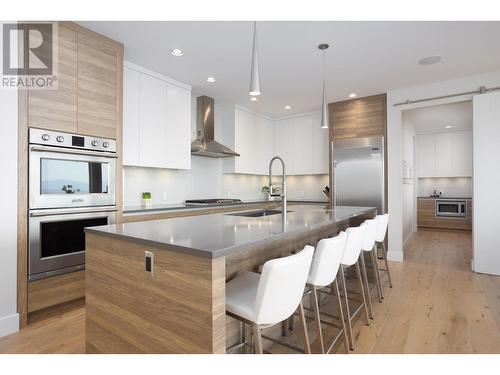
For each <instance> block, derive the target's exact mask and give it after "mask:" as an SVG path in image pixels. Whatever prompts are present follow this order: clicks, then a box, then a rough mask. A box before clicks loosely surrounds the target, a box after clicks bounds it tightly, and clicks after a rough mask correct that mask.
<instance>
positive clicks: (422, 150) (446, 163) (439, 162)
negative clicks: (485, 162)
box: [416, 130, 472, 177]
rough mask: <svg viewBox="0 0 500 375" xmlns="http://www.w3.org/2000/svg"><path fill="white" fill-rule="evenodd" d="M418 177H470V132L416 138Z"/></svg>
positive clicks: (425, 135) (427, 135) (422, 135)
mask: <svg viewBox="0 0 500 375" xmlns="http://www.w3.org/2000/svg"><path fill="white" fill-rule="evenodd" d="M416 156H417V168H416V171H417V175H418V177H471V176H472V131H470V130H463V131H455V132H447V133H439V134H421V135H417V137H416Z"/></svg>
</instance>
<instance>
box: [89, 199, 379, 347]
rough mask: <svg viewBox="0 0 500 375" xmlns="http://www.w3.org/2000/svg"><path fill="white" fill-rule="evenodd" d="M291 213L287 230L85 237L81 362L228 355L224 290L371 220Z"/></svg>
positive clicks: (223, 223) (127, 229)
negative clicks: (86, 358)
mask: <svg viewBox="0 0 500 375" xmlns="http://www.w3.org/2000/svg"><path fill="white" fill-rule="evenodd" d="M289 210H290V212H288V214H287V218H286V224H285V225H283V221H282V215H281V214H276V215H272V216H264V217H249V216H243V215H245V214H246V213H245V212H237V213H236V212H235V213H233V214H214V215H206V216H196V217H186V218H174V219H165V220H154V221H147V222H135V223H125V224H116V225H109V226H102V227H92V228H87V229H86V352H87V353H225V352H226V347H228V346H230V345H232V344H233V343H235V341H236V340H238V338H239V337H240V333H239V330H240V326H239V324H236V323H235V321H234V320H233V319H231V318H229V317H226V309H225V283H226V281H227V280H229V279H231V278H232V277H234V275H236V274H237V273H238V272H240V271H247V270H249V271H257V269H258V267H259V266H261V265H262V264H263V263H264V262H265V261H267V260H269V259H273V258H278V257H280V256H283V255H287V254H289V253H290V252H291V251H295V250H300V249H302V248H303V246H304V245H306V244H312V245H314V244H315V243H316V242H317V241H318V240H319V239H321V238H324V237H329V236H333V235H335V234H337V233H338V232H339V231H341V230H344V229H345V228H347V227H349V226H354V225H359V224H360V223H361V222H362V221H364V220H365V219H367V218H372V217H374V216H375V215H376V209H374V208H370V207H337V208H336V209H335V210H328V209H325V207H324V205H296V206H293V205H292V206H289ZM253 212H255V211H253ZM146 254H152V260H153V261H152V264H151V268H150V269H151V272H149V271H148V269H149V267H148V266H147V264H146Z"/></svg>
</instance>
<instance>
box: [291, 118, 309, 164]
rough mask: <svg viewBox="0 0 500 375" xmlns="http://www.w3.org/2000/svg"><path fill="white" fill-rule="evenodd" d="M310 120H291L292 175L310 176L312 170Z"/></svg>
mask: <svg viewBox="0 0 500 375" xmlns="http://www.w3.org/2000/svg"><path fill="white" fill-rule="evenodd" d="M312 130H313V129H312V119H311V118H310V117H299V118H295V119H294V120H293V150H294V153H293V165H294V169H293V174H311V173H312V170H313V165H312V156H313V149H314V146H313V140H312V138H313V137H312V136H313V134H312Z"/></svg>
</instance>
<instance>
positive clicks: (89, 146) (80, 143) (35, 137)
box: [29, 128, 116, 152]
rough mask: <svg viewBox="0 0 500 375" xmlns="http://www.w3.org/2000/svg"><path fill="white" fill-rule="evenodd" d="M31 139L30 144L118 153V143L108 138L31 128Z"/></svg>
mask: <svg viewBox="0 0 500 375" xmlns="http://www.w3.org/2000/svg"><path fill="white" fill-rule="evenodd" d="M29 138H30V142H29V143H30V144H38V145H46V146H58V147H69V148H79V149H84V150H94V151H106V152H116V141H115V140H114V139H108V138H99V137H92V136H89V135H80V134H72V133H63V132H59V131H53V130H44V129H35V128H30V130H29Z"/></svg>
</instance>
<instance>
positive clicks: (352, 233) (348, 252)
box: [340, 223, 370, 350]
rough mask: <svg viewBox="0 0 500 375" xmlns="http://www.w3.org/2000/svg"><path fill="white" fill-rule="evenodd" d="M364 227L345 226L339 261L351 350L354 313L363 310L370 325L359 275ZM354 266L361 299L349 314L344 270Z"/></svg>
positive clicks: (352, 345) (352, 348)
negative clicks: (344, 239)
mask: <svg viewBox="0 0 500 375" xmlns="http://www.w3.org/2000/svg"><path fill="white" fill-rule="evenodd" d="M365 229H366V224H364V223H363V224H361V225H360V226H359V227H350V228H347V230H346V234H347V239H346V246H345V250H344V255H343V256H342V261H341V267H340V276H341V278H342V294H343V297H344V303H345V315H346V317H345V319H346V321H347V329H348V332H349V340H350V345H349V348H350V349H351V350H354V345H355V342H354V335H353V333H352V320H353V319H354V318H355V317H356V315H357V314H358V313H359V312H361V310H362V309H363V310H364V311H365V316H366V324H367V325H370V318H369V317H368V310H367V308H366V298H365V291H364V287H363V279H362V277H361V270H360V267H359V262H358V261H359V256H360V254H361V246H362V244H363V237H364V234H365ZM354 265H355V266H356V275H357V278H358V281H359V289H360V290H361V293H360V294H361V297H362V301H361V304H360V305H359V307H358V308H357V309H356V311H354V312H353V313H352V314H351V311H350V309H349V299H348V296H347V285H346V279H345V272H344V270H345V269H346V268H348V267H351V266H354Z"/></svg>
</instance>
